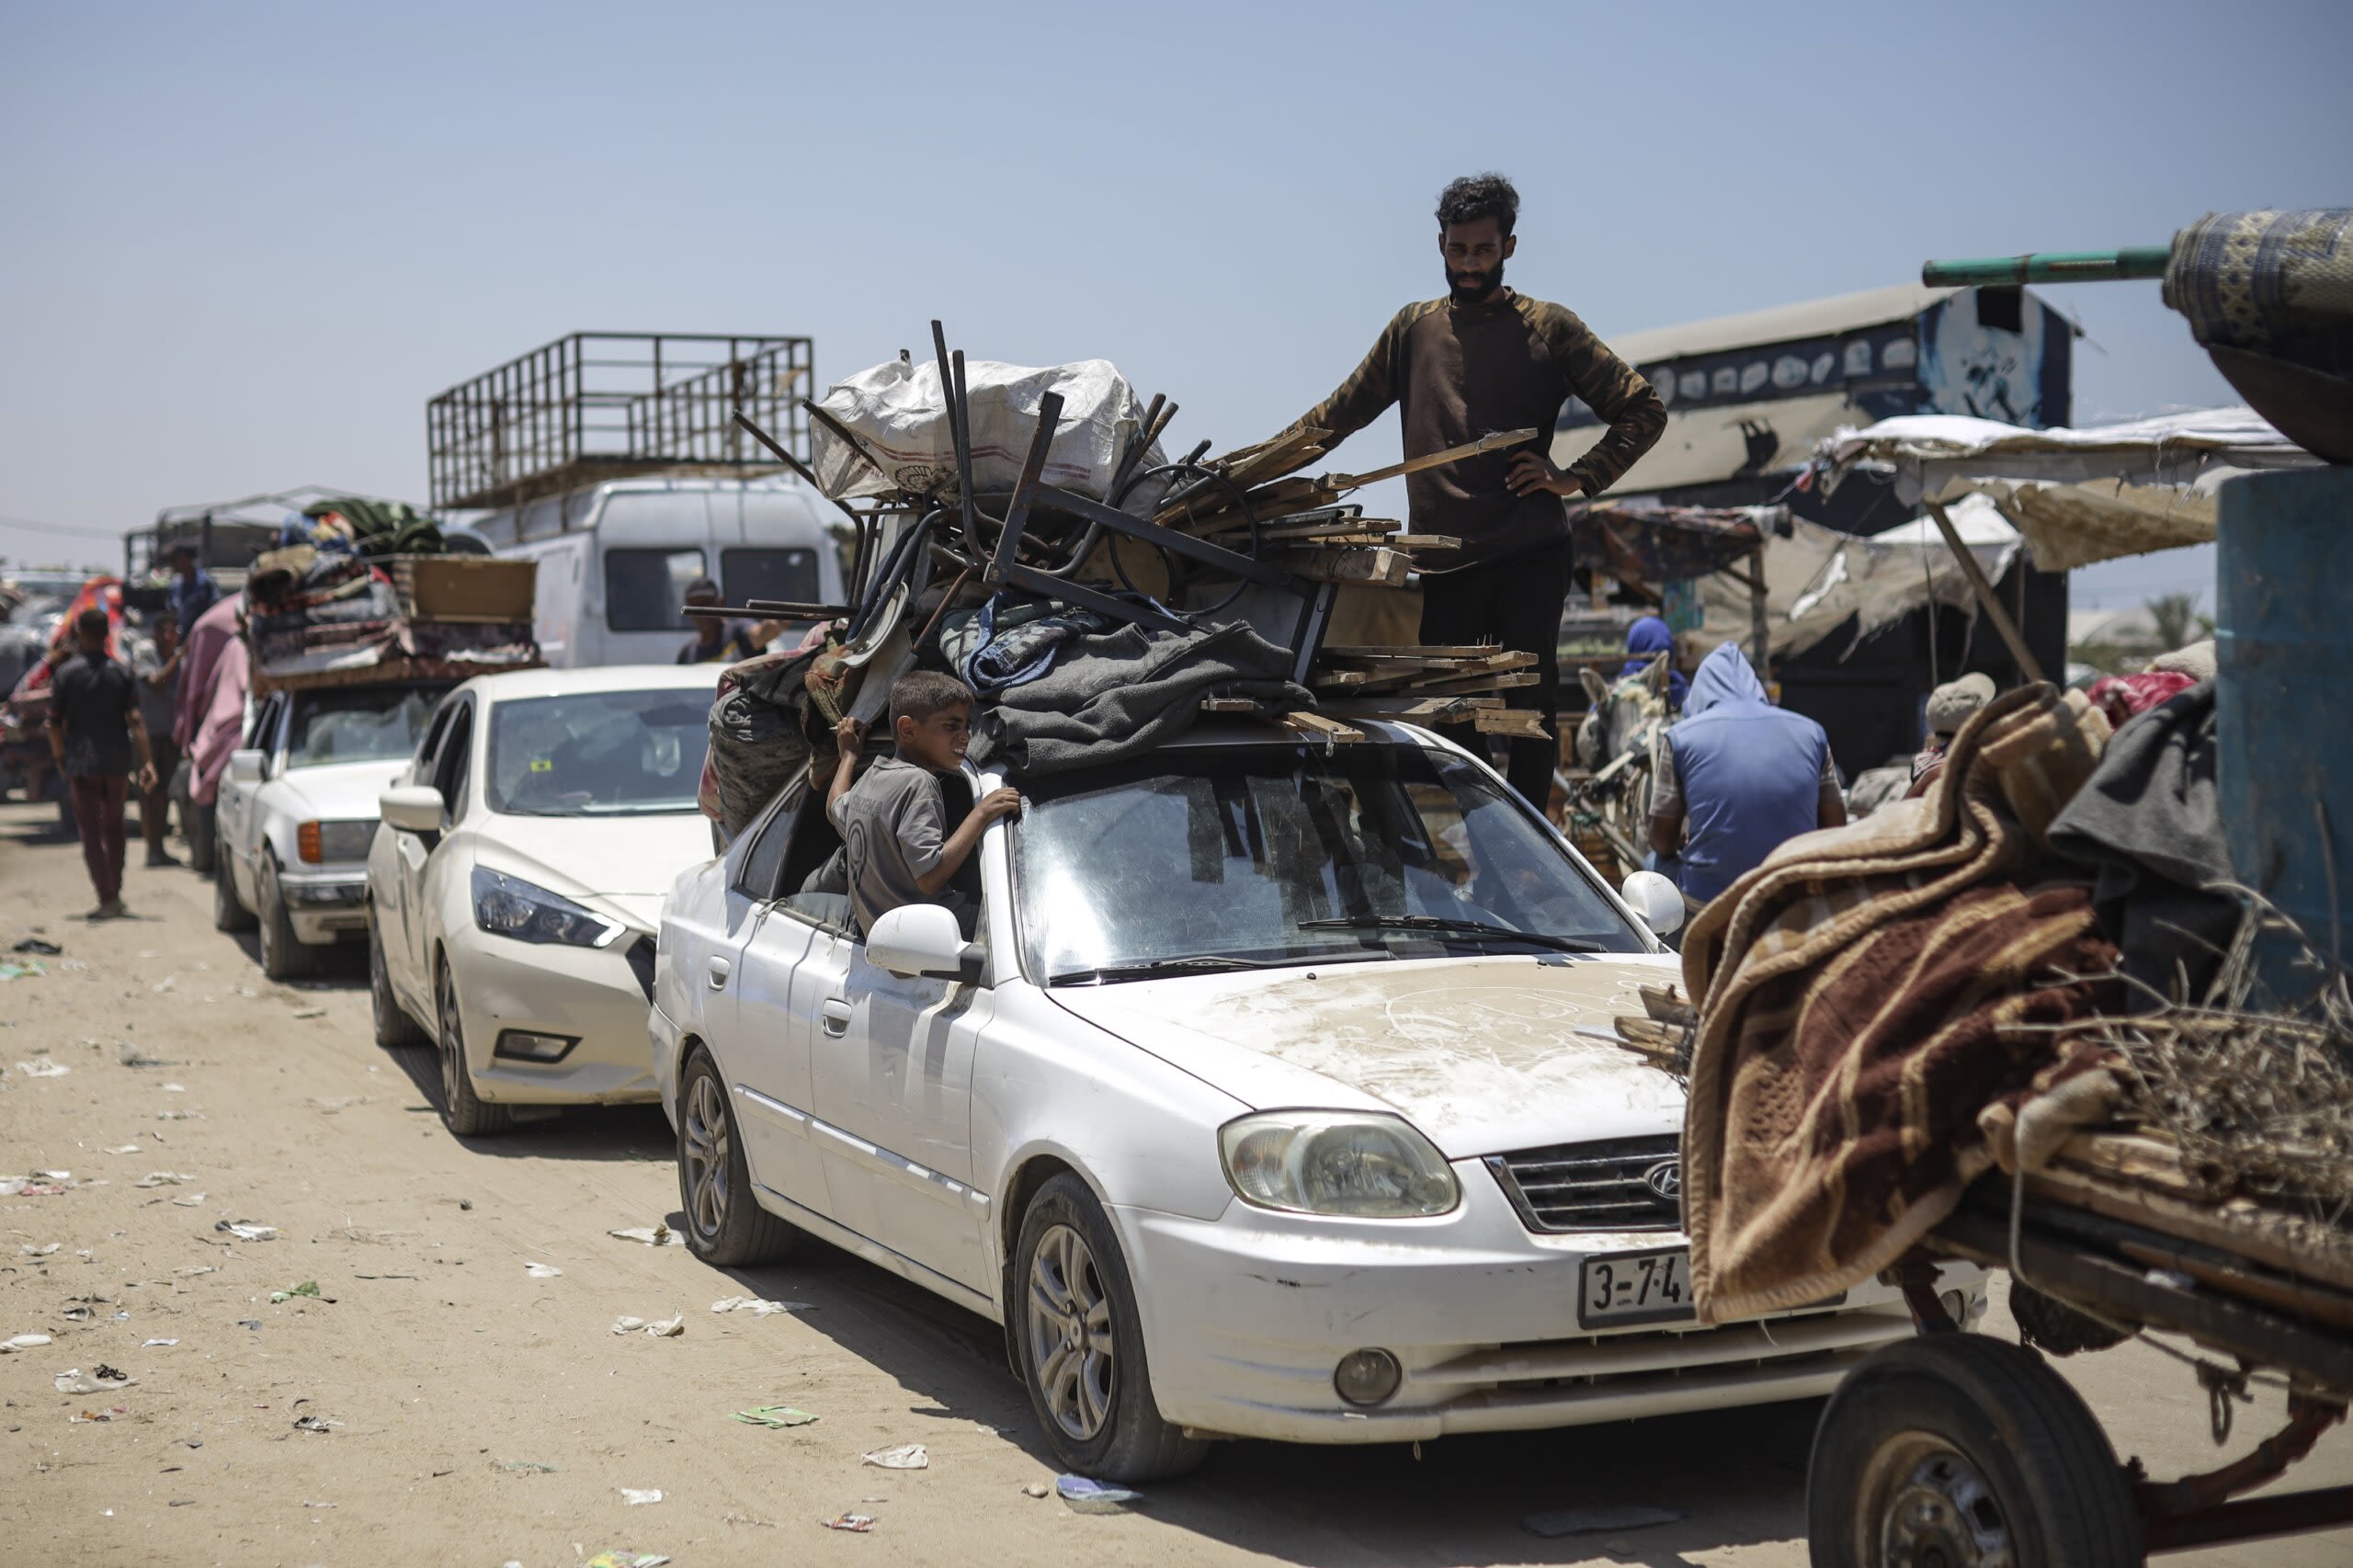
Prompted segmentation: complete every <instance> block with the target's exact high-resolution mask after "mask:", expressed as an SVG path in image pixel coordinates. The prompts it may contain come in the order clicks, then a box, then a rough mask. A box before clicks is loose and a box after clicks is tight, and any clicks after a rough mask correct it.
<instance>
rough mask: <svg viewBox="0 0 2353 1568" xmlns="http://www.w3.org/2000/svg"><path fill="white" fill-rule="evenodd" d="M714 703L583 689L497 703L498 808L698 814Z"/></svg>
mask: <svg viewBox="0 0 2353 1568" xmlns="http://www.w3.org/2000/svg"><path fill="white" fill-rule="evenodd" d="M709 720H710V701H709V699H707V698H705V697H703V696H702V695H701V694H700V693H699V692H690V691H581V692H573V693H570V694H567V695H565V696H563V697H531V698H522V699H513V700H509V701H506V702H499V703H495V704H494V705H493V706H492V708H491V710H490V758H489V760H490V780H489V790H488V795H489V801H490V809H491V810H492V811H494V812H506V814H507V815H509V816H532V817H596V816H642V815H648V814H652V813H654V812H691V811H693V810H694V809H695V791H696V789H697V787H698V786H699V784H700V782H701V779H702V758H703V753H704V752H705V751H707V750H709V749H710V725H709Z"/></svg>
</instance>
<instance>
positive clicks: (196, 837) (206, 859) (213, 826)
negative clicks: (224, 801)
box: [180, 801, 222, 877]
mask: <svg viewBox="0 0 2353 1568" xmlns="http://www.w3.org/2000/svg"><path fill="white" fill-rule="evenodd" d="M180 831H181V832H183V833H185V834H186V835H188V869H189V870H191V871H194V872H195V873H196V874H197V875H198V876H199V877H201V876H208V875H210V874H211V873H213V872H216V871H218V870H219V869H221V865H222V861H221V857H220V854H219V846H220V833H221V829H220V824H219V820H218V819H217V818H216V817H215V816H214V814H213V810H212V808H211V807H210V806H199V805H198V804H197V803H196V802H195V801H189V802H188V804H187V805H186V806H184V807H182V808H181V810H180Z"/></svg>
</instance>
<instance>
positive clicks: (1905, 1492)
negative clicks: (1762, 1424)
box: [1806, 1334, 2145, 1568]
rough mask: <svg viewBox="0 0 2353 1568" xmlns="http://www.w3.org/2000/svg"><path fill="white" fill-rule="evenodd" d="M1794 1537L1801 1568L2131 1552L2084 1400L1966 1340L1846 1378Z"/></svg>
mask: <svg viewBox="0 0 2353 1568" xmlns="http://www.w3.org/2000/svg"><path fill="white" fill-rule="evenodd" d="M1806 1526H1807V1536H1808V1541H1809V1551H1810V1552H1811V1554H1812V1557H1811V1561H1812V1562H1813V1563H1814V1565H1815V1568H1846V1565H1847V1564H1849V1563H1856V1562H1881V1561H1882V1560H1885V1561H1889V1562H1977V1561H1980V1560H1981V1559H1983V1560H1985V1561H1992V1560H1994V1559H1995V1557H1997V1556H1998V1557H1999V1558H2000V1560H2001V1561H2003V1562H2012V1563H2015V1564H2016V1565H2017V1568H2124V1565H2125V1564H2129V1563H2138V1562H2141V1561H2142V1560H2143V1556H2144V1554H2145V1549H2144V1546H2143V1528H2142V1519H2141V1514H2140V1511H2139V1509H2138V1508H2137V1507H2135V1506H2134V1505H2133V1500H2132V1491H2131V1484H2130V1483H2129V1481H2128V1480H2127V1478H2126V1475H2125V1471H2124V1468H2123V1467H2122V1466H2121V1465H2120V1464H2118V1463H2117V1462H2116V1450H2115V1449H2114V1448H2112V1447H2111V1446H2110V1445H2109V1440H2108V1435H2107V1434H2106V1433H2104V1432H2102V1431H2101V1430H2100V1428H2099V1424H2098V1423H2097V1422H2096V1421H2094V1420H2093V1419H2092V1415H2091V1412H2090V1411H2089V1410H2088V1409H2086V1407H2085V1405H2084V1402H2083V1398H2082V1396H2081V1395H2079V1394H2077V1393H2076V1392H2075V1390H2074V1389H2073V1388H2072V1387H2070V1386H2069V1385H2068V1383H2067V1381H2066V1380H2064V1379H2063V1378H2062V1377H2060V1376H2059V1375H2058V1374H2057V1373H2056V1372H2053V1371H2052V1369H2050V1368H2049V1367H2048V1366H2046V1365H2044V1364H2043V1362H2042V1360H2041V1359H2040V1358H2039V1357H2037V1356H2036V1355H2035V1354H2034V1353H2033V1352H2032V1351H2029V1350H2025V1349H2022V1348H2020V1347H2019V1346H2015V1345H2011V1344H2009V1343H2007V1342H2006V1341H2003V1340H1998V1339H1989V1338H1986V1337H1984V1335H1975V1334H1935V1335H1922V1336H1921V1337H1920V1338H1918V1339H1914V1340H1907V1341H1904V1342H1903V1343H1901V1344H1897V1345H1893V1346H1888V1347H1887V1348H1886V1349H1883V1350H1881V1351H1878V1352H1876V1353H1875V1354H1873V1355H1872V1356H1871V1357H1870V1358H1869V1359H1868V1360H1866V1361H1865V1362H1864V1363H1863V1364H1862V1365H1861V1366H1859V1367H1858V1368H1856V1369H1854V1370H1853V1371H1852V1372H1849V1373H1848V1374H1847V1378H1846V1381H1843V1382H1841V1383H1840V1384H1839V1385H1838V1392H1836V1393H1835V1394H1833V1395H1831V1397H1830V1403H1829V1404H1828V1405H1827V1406H1826V1407H1824V1410H1823V1413H1822V1424H1821V1426H1818V1427H1816V1428H1815V1430H1814V1438H1813V1460H1812V1462H1811V1463H1810V1464H1809V1465H1808V1467H1807V1471H1806Z"/></svg>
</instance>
